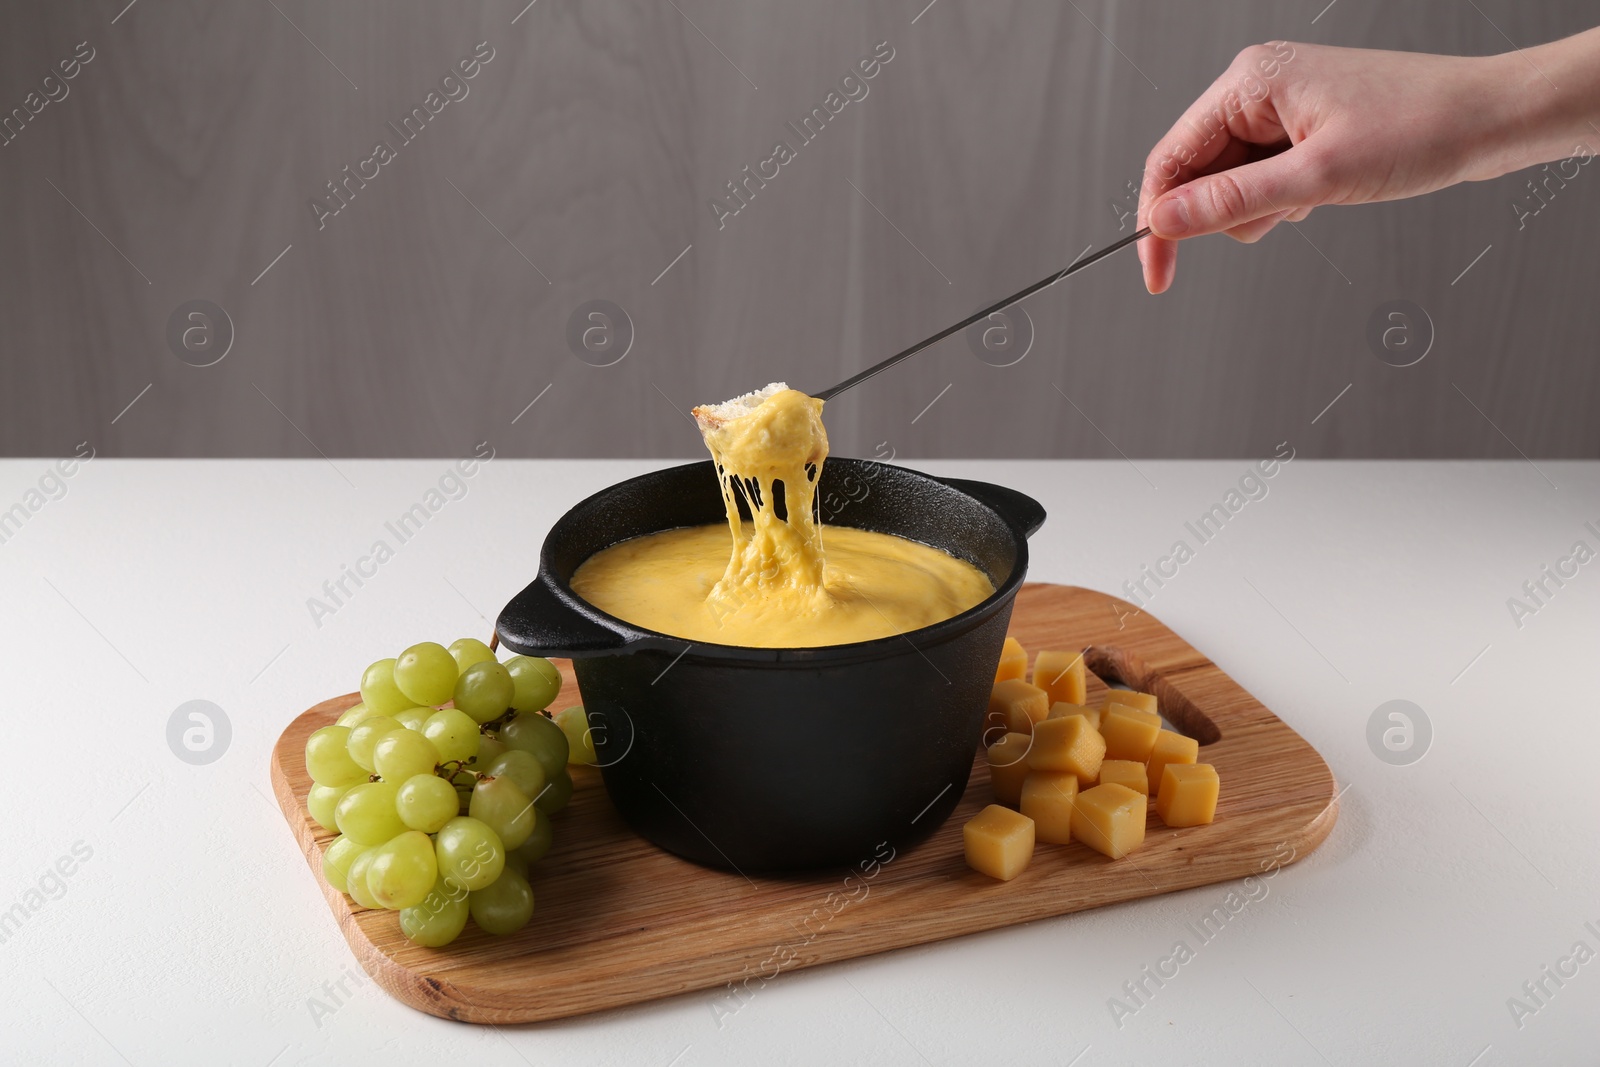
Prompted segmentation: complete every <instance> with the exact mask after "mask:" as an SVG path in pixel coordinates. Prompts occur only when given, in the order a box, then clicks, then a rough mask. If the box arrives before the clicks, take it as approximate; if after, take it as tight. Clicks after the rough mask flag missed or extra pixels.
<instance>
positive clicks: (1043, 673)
mask: <svg viewBox="0 0 1600 1067" xmlns="http://www.w3.org/2000/svg"><path fill="white" fill-rule="evenodd" d="M1033 684H1034V685H1036V686H1038V687H1039V688H1040V689H1043V690H1044V691H1045V692H1046V693H1049V694H1050V703H1052V704H1055V703H1057V702H1060V703H1064V704H1082V703H1083V702H1084V700H1085V699H1086V698H1087V693H1088V688H1087V687H1088V674H1087V673H1086V672H1085V670H1084V666H1083V653H1082V652H1052V651H1048V650H1046V651H1042V652H1040V653H1039V654H1038V655H1037V656H1035V657H1034V659H1033Z"/></svg>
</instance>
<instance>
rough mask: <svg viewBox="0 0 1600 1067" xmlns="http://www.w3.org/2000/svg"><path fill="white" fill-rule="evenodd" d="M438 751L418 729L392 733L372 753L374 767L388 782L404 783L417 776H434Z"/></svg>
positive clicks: (381, 739) (385, 735)
mask: <svg viewBox="0 0 1600 1067" xmlns="http://www.w3.org/2000/svg"><path fill="white" fill-rule="evenodd" d="M438 764H439V750H438V749H437V748H434V747H433V742H432V741H429V740H428V739H427V738H426V737H423V736H422V735H421V734H419V733H417V732H416V731H415V730H390V731H389V732H388V733H386V734H384V735H383V736H382V737H380V738H378V746H377V747H376V748H374V749H373V750H372V765H373V768H374V769H375V770H376V771H377V772H378V774H380V775H381V776H382V777H383V780H384V781H386V782H404V781H405V780H406V779H407V778H410V777H411V776H413V775H417V774H432V773H433V769H434V767H436V766H438Z"/></svg>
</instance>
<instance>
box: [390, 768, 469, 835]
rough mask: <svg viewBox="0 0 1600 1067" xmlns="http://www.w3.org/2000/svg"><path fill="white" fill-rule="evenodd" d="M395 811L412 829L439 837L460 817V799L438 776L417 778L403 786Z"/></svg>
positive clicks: (397, 794) (418, 775) (411, 778)
mask: <svg viewBox="0 0 1600 1067" xmlns="http://www.w3.org/2000/svg"><path fill="white" fill-rule="evenodd" d="M394 810H395V811H396V812H397V813H398V814H399V816H400V821H401V822H403V823H405V824H406V825H407V826H409V827H411V829H413V830H421V831H422V832H423V833H425V834H436V833H438V832H439V831H440V829H442V828H443V827H444V824H445V823H447V822H449V821H450V820H451V819H453V818H455V817H456V816H457V815H459V814H461V795H460V794H459V793H457V792H456V787H455V786H453V785H451V784H450V783H449V782H447V781H445V780H444V779H443V778H440V777H438V776H437V775H433V774H417V775H413V776H412V777H410V778H407V779H406V780H405V781H404V782H403V783H402V784H401V786H400V791H399V792H398V793H396V794H395V798H394Z"/></svg>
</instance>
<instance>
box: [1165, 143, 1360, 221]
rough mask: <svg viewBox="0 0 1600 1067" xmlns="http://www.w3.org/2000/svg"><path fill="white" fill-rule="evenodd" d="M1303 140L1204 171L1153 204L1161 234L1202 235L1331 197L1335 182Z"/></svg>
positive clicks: (1296, 209) (1307, 205) (1309, 206)
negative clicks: (1285, 148) (1284, 148)
mask: <svg viewBox="0 0 1600 1067" xmlns="http://www.w3.org/2000/svg"><path fill="white" fill-rule="evenodd" d="M1312 160H1313V156H1312V153H1311V152H1310V151H1308V150H1307V147H1306V144H1305V143H1304V142H1302V143H1301V144H1299V145H1296V146H1295V147H1294V148H1291V149H1289V150H1288V151H1287V152H1282V153H1280V154H1278V155H1276V156H1273V157H1271V158H1270V159H1263V160H1259V161H1258V162H1255V163H1247V164H1245V165H1244V166H1242V167H1234V168H1233V169H1231V170H1224V171H1218V172H1217V173H1215V174H1206V175H1202V176H1201V177H1198V178H1196V179H1194V180H1193V181H1191V182H1189V183H1188V184H1186V185H1181V186H1179V187H1178V188H1176V189H1174V190H1172V191H1171V192H1170V193H1168V194H1166V195H1165V196H1163V197H1162V198H1161V199H1160V200H1158V201H1156V202H1155V204H1154V205H1153V206H1152V207H1151V209H1150V228H1151V229H1152V230H1154V231H1155V235H1156V236H1157V237H1164V238H1179V237H1199V236H1201V235H1202V234H1208V233H1220V232H1222V231H1224V230H1231V229H1234V228H1235V227H1238V226H1243V225H1245V224H1246V223H1249V222H1254V221H1256V220H1257V219H1262V218H1266V217H1267V216H1269V215H1278V214H1281V213H1287V212H1292V211H1298V210H1302V209H1307V208H1312V207H1315V206H1317V205H1318V204H1321V203H1323V202H1325V199H1326V196H1327V192H1328V187H1329V183H1328V181H1327V179H1326V178H1325V177H1324V176H1323V175H1322V172H1321V168H1320V167H1317V166H1315V165H1313V162H1312Z"/></svg>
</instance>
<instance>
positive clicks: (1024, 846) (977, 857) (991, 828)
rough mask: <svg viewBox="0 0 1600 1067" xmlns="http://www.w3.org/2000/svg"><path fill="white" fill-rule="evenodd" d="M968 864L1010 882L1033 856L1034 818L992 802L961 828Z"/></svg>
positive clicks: (982, 872) (991, 876)
mask: <svg viewBox="0 0 1600 1067" xmlns="http://www.w3.org/2000/svg"><path fill="white" fill-rule="evenodd" d="M961 840H962V842H963V844H964V845H965V846H966V852H967V866H968V867H971V868H972V869H973V870H975V871H977V872H979V873H980V874H987V875H988V876H989V877H990V878H998V879H1000V880H1001V881H1002V882H1009V881H1010V880H1011V879H1013V878H1015V877H1016V876H1017V875H1019V874H1021V873H1022V872H1023V871H1024V870H1026V869H1027V866H1028V861H1029V860H1031V859H1033V820H1032V819H1030V818H1028V817H1027V816H1026V815H1021V814H1018V813H1017V812H1014V811H1012V810H1011V809H1010V808H1002V807H1001V806H1000V805H998V804H990V805H989V806H988V807H987V808H984V809H983V810H982V811H980V812H978V814H976V815H974V816H973V817H972V818H971V819H968V820H967V824H966V825H965V826H963V827H962V828H961Z"/></svg>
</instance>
